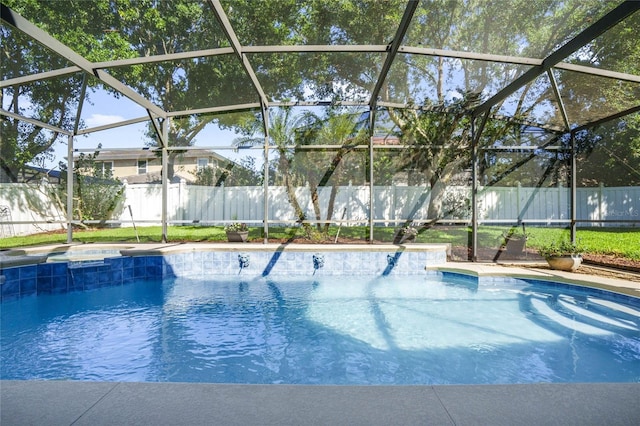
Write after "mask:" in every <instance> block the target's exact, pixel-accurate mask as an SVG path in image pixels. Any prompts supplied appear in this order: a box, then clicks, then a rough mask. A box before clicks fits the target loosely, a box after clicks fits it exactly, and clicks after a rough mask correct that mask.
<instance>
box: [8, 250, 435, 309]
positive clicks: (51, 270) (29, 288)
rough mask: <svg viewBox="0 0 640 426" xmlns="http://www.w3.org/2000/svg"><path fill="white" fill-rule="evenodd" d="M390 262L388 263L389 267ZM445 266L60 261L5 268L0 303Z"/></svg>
mask: <svg viewBox="0 0 640 426" xmlns="http://www.w3.org/2000/svg"><path fill="white" fill-rule="evenodd" d="M240 254H246V255H248V258H249V264H248V266H246V267H243V268H241V267H240V261H239V257H238V256H239V255H240ZM314 255H316V256H320V257H321V258H322V260H323V262H320V263H322V265H321V266H318V265H317V264H314ZM389 258H391V259H393V264H389V261H388V259H389ZM445 262H446V253H444V252H441V253H440V252H433V251H418V252H405V251H389V252H379V251H373V252H367V251H353V252H327V251H321V250H319V251H318V252H313V251H308V252H307V251H285V250H277V251H273V252H268V251H251V250H247V251H246V252H238V251H204V252H195V251H191V252H183V253H172V254H167V255H162V256H159V255H154V256H134V257H130V256H121V257H108V258H105V259H104V260H103V261H92V262H67V261H61V262H52V263H43V264H38V265H28V266H20V267H12V268H4V269H3V270H2V271H0V286H1V291H0V298H1V299H2V300H10V299H12V298H16V297H22V296H26V295H33V294H45V293H61V292H62V293H63V292H72V291H83V290H91V289H95V288H100V287H106V286H119V285H123V284H129V283H132V282H135V281H137V280H147V279H163V278H173V277H186V278H198V279H203V278H207V277H209V276H242V277H247V278H248V279H251V278H256V277H262V276H268V275H274V276H278V275H284V276H297V277H304V276H307V277H313V276H340V275H348V276H356V275H357V276H361V275H369V276H379V275H392V276H393V275H411V274H422V275H427V274H433V272H429V271H425V266H426V265H427V264H431V265H433V264H442V263H445ZM316 266H318V267H316Z"/></svg>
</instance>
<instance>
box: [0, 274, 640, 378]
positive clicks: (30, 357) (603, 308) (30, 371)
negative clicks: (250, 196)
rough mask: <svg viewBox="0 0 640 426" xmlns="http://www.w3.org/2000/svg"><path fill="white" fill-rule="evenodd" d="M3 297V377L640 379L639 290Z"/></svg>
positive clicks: (246, 287)
mask: <svg viewBox="0 0 640 426" xmlns="http://www.w3.org/2000/svg"><path fill="white" fill-rule="evenodd" d="M0 309H1V310H2V312H1V315H2V317H1V320H2V323H1V326H2V328H1V331H2V333H1V342H0V343H1V345H0V350H1V360H2V364H1V370H0V377H1V378H2V379H63V380H95V381H98V380H100V381H103V380H104V381H150V382H156V381H161V382H224V383H300V384H472V383H477V384H482V383H535V382H639V381H640V331H639V330H640V303H638V301H637V299H633V298H629V297H624V296H622V297H621V296H614V295H611V296H610V297H609V296H608V295H607V293H605V292H598V293H591V294H589V293H587V292H586V291H584V290H582V289H579V288H573V287H570V286H548V285H543V284H541V283H540V282H535V283H528V282H526V281H522V280H511V282H508V281H507V280H501V281H498V282H488V283H484V282H482V281H481V282H480V283H479V282H478V279H476V278H470V277H463V276H460V275H450V274H444V275H443V276H428V277H424V276H422V277H411V276H403V277H385V278H374V277H366V278H361V279H355V278H348V277H339V278H338V277H319V278H318V279H316V280H303V279H301V278H298V279H292V278H288V279H287V278H273V277H269V278H257V279H251V280H244V281H243V280H241V279H239V278H233V277H224V278H223V279H221V280H202V279H189V278H171V279H165V280H140V281H138V282H135V283H132V284H128V285H122V286H117V287H106V288H100V289H96V290H90V291H82V292H72V293H67V294H49V295H39V296H37V297H25V298H21V299H16V300H11V301H6V302H4V303H2V304H1V305H0Z"/></svg>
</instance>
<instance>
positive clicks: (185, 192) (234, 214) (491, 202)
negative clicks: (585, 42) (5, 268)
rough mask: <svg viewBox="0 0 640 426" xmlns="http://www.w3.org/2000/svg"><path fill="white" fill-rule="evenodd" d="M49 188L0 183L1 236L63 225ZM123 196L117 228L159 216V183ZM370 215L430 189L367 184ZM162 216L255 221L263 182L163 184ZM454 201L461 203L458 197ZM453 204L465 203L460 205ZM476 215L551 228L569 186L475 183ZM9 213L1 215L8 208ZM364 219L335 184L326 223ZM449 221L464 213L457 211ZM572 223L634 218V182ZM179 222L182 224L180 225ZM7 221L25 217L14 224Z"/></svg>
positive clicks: (562, 215)
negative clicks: (258, 184) (256, 184)
mask: <svg viewBox="0 0 640 426" xmlns="http://www.w3.org/2000/svg"><path fill="white" fill-rule="evenodd" d="M53 189H54V187H53V186H49V185H48V184H45V183H43V184H40V185H32V184H0V207H2V212H4V213H2V215H0V230H1V231H2V234H0V237H3V236H4V237H6V236H9V234H14V235H26V234H32V233H37V232H42V231H48V230H54V229H63V228H64V225H62V224H53V223H50V222H51V221H64V220H65V214H64V212H63V211H61V210H60V209H59V207H58V204H57V203H55V202H53V201H52V198H51V194H52V192H51V191H52V190H53ZM447 191H448V192H447V194H448V201H447V202H449V203H450V202H451V199H452V198H453V199H456V198H458V199H461V201H466V200H468V199H469V197H470V196H469V193H470V192H469V191H470V190H469V188H468V187H451V188H449V189H448V190H447ZM124 195H125V196H124V200H123V201H122V205H121V208H120V209H117V210H116V214H115V217H113V218H112V219H113V220H115V221H121V222H122V226H131V225H132V223H131V222H132V217H131V215H130V214H129V206H131V212H132V214H133V220H134V221H135V222H136V223H137V224H147V225H149V224H160V223H161V220H162V186H161V185H158V184H136V185H127V186H126V190H125V192H124ZM330 196H331V188H330V187H324V188H321V189H320V190H319V193H318V202H319V205H320V207H321V212H320V213H321V220H326V219H327V217H326V216H327V206H328V204H329V200H330ZM268 197H269V198H268V201H269V203H268V208H269V219H270V220H274V221H295V220H296V219H297V218H296V216H295V212H294V210H293V208H292V207H291V203H290V202H289V200H288V196H287V192H286V189H285V188H284V187H281V186H272V187H269V192H268ZM296 197H297V199H298V201H299V203H300V206H301V208H302V209H303V211H304V212H305V214H306V217H308V218H309V219H315V218H316V216H315V211H314V208H313V203H312V200H311V193H310V191H309V188H305V187H300V188H296ZM373 197H374V203H373V205H374V212H373V218H374V219H375V220H376V223H378V224H384V225H388V226H394V222H393V221H400V220H406V219H408V218H411V219H413V220H415V221H421V220H426V219H428V218H427V210H428V206H429V190H428V188H425V187H410V186H395V187H394V186H384V187H382V186H376V187H374V188H373ZM167 198H168V205H167V216H168V220H170V221H178V223H192V222H207V223H212V224H222V223H224V222H225V221H230V220H242V221H245V222H252V223H254V224H257V223H262V221H263V219H264V194H263V188H262V187H205V186H194V185H186V184H184V183H181V184H169V185H168V188H167ZM459 201H460V200H459ZM458 204H459V205H464V203H462V204H460V203H458ZM478 206H479V217H480V220H481V221H483V222H484V223H486V224H490V223H491V222H507V221H510V222H512V221H517V220H524V221H536V222H543V223H544V222H547V223H548V224H550V225H552V224H554V223H557V221H558V220H568V219H569V218H570V190H569V189H568V188H558V187H554V188H525V187H491V188H481V189H480V191H479V194H478ZM7 212H8V213H7ZM343 212H344V215H345V220H351V221H357V222H358V224H363V223H366V221H367V220H368V219H369V187H368V186H366V185H361V186H351V185H349V186H342V187H339V188H338V191H337V194H336V198H335V202H334V209H333V212H332V217H331V218H329V219H330V220H340V219H342V215H343ZM456 214H457V217H456V218H468V217H469V216H468V215H465V214H460V213H456ZM577 219H578V220H596V221H597V220H608V221H638V220H640V187H613V188H607V187H596V188H578V190H577ZM181 221H182V222H181ZM10 222H29V223H24V224H21V223H13V224H11V223H10ZM581 226H637V224H633V223H629V222H627V223H625V222H611V223H599V222H598V223H593V224H587V223H583V224H581Z"/></svg>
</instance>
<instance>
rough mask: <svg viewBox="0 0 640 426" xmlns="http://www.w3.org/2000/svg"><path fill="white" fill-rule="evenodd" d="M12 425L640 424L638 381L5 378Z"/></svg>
mask: <svg viewBox="0 0 640 426" xmlns="http://www.w3.org/2000/svg"><path fill="white" fill-rule="evenodd" d="M0 386H1V399H0V404H1V405H0V411H1V414H0V424H2V425H3V426H12V425H47V426H54V425H92V426H99V425H369V426H371V425H418V424H423V425H493V426H500V425H505V426H506V425H509V426H512V425H564V426H566V425H580V426H585V425H608V426H615V425H635V424H637V422H638V419H640V383H613V384H608V383H602V384H529V385H480V386H475V385H474V386H467V385H464V386H461V385H455V386H299V385H232V384H182V383H106V382H67V381H3V382H0Z"/></svg>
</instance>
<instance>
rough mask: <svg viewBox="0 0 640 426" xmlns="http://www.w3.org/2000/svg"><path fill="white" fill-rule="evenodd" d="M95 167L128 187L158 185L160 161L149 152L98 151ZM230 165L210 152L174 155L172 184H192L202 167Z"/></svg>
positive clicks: (185, 152)
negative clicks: (137, 184) (141, 184)
mask: <svg viewBox="0 0 640 426" xmlns="http://www.w3.org/2000/svg"><path fill="white" fill-rule="evenodd" d="M95 161H96V165H97V166H98V167H101V168H102V170H103V171H104V172H105V173H106V172H107V171H111V173H112V176H113V177H116V178H118V179H120V180H125V179H126V180H127V182H128V183H129V184H135V183H158V182H161V172H162V158H161V157H160V156H159V155H158V154H157V153H156V152H154V151H152V150H150V149H125V150H104V151H100V152H99V154H98V156H97V157H96V159H95ZM231 162H232V161H231V160H230V159H228V158H225V157H223V156H221V155H219V154H217V153H215V152H213V151H210V150H188V151H184V152H181V153H180V154H178V155H176V157H175V160H174V162H173V171H174V176H173V179H172V180H173V181H180V180H181V179H185V180H186V181H187V182H193V181H194V180H195V177H196V176H195V174H196V172H197V170H199V169H201V168H205V167H211V168H218V167H226V166H227V165H228V164H229V163H231Z"/></svg>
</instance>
